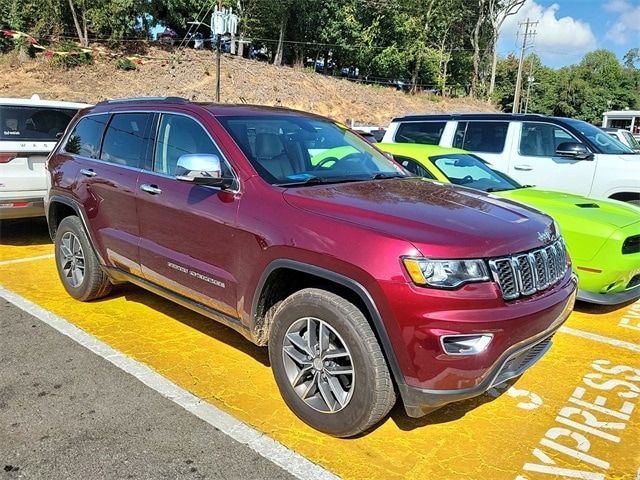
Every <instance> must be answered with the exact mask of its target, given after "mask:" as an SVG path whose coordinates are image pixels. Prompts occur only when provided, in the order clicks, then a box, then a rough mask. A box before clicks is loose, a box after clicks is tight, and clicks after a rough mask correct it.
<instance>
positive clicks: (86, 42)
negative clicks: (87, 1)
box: [69, 0, 89, 47]
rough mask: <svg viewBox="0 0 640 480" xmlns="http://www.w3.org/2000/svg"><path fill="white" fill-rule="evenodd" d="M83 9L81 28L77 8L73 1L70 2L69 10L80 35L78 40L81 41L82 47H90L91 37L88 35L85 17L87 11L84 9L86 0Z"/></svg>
mask: <svg viewBox="0 0 640 480" xmlns="http://www.w3.org/2000/svg"><path fill="white" fill-rule="evenodd" d="M82 3H83V5H82V6H83V8H82V12H81V18H82V27H80V22H79V21H78V15H77V14H76V8H75V6H74V4H73V0H69V9H70V10H71V16H72V17H73V24H74V25H75V27H76V32H77V33H78V39H79V40H80V45H82V46H83V47H86V46H88V45H89V37H88V35H87V17H86V15H85V13H86V11H85V9H84V0H82Z"/></svg>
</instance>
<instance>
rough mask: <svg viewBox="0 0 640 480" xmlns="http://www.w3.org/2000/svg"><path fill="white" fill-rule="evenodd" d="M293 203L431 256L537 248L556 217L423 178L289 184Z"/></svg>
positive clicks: (484, 254) (551, 231) (488, 254)
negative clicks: (395, 240)
mask: <svg viewBox="0 0 640 480" xmlns="http://www.w3.org/2000/svg"><path fill="white" fill-rule="evenodd" d="M283 195H284V198H285V200H286V201H287V202H288V203H289V204H290V205H291V206H294V207H297V208H300V209H303V210H306V211H308V212H311V213H314V214H317V215H324V216H328V217H332V218H334V219H337V220H340V221H344V222H349V223H351V224H356V225H358V226H360V227H363V228H368V229H372V230H376V231H378V232H381V233H383V234H385V235H387V236H391V237H394V238H400V239H404V240H407V241H409V242H411V243H412V244H413V245H414V246H415V247H416V248H417V249H418V250H419V252H420V254H422V255H424V256H428V257H433V258H447V257H448V258H475V257H495V256H501V255H507V254H511V253H515V252H521V251H526V250H530V249H533V248H538V247H540V246H542V245H544V244H545V242H546V243H548V239H545V238H544V237H545V233H546V234H551V236H552V237H553V236H555V231H554V227H553V221H552V219H550V218H549V217H547V216H546V215H542V214H540V213H539V212H536V211H534V210H532V209H529V208H526V207H525V206H522V205H520V204H518V203H515V202H509V201H507V200H503V199H500V198H497V197H494V196H492V195H487V194H484V193H481V192H478V191H475V190H470V189H466V188H460V187H456V186H453V185H444V184H441V183H439V182H433V181H430V180H426V179H421V178H405V179H391V180H379V181H366V182H352V183H343V184H334V185H317V186H306V187H298V188H288V189H286V190H285V191H284V193H283Z"/></svg>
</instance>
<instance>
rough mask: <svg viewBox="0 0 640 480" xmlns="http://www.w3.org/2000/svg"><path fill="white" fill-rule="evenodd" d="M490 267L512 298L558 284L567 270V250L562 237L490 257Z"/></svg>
mask: <svg viewBox="0 0 640 480" xmlns="http://www.w3.org/2000/svg"><path fill="white" fill-rule="evenodd" d="M489 266H490V267H491V272H492V274H493V279H494V280H495V281H496V283H497V284H498V286H499V287H500V291H501V292H502V298H504V299H505V300H513V299H516V298H518V297H520V296H522V295H533V294H534V293H536V292H539V291H541V290H544V289H545V288H548V287H550V286H551V285H553V284H555V283H556V282H557V281H558V280H560V279H561V278H562V277H564V275H565V273H566V272H567V268H568V265H567V253H566V250H565V246H564V243H563V242H562V239H559V240H556V241H555V242H553V243H552V244H550V245H548V246H546V247H544V248H540V249H537V250H533V251H531V252H527V253H522V254H519V255H513V256H511V257H504V258H496V259H493V260H489Z"/></svg>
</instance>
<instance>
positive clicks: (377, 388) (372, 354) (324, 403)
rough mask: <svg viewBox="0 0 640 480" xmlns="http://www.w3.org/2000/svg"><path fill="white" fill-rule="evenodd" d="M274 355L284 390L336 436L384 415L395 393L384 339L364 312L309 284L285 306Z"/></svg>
mask: <svg viewBox="0 0 640 480" xmlns="http://www.w3.org/2000/svg"><path fill="white" fill-rule="evenodd" d="M269 358H270V360H271V366H272V369H273V373H274V377H275V380H276V383H277V384H278V388H279V389H280V393H281V394H282V397H283V398H284V400H285V402H286V403H287V405H288V406H289V408H290V409H291V410H292V411H293V412H294V413H295V414H296V415H297V416H298V417H299V418H300V419H301V420H302V421H304V422H305V423H307V424H309V425H310V426H312V427H313V428H315V429H317V430H320V431H322V432H325V433H328V434H330V435H333V436H336V437H350V436H354V435H357V434H359V433H361V432H363V431H365V430H367V429H368V428H370V427H371V426H373V425H375V424H376V423H377V422H379V421H380V420H381V419H382V418H384V417H385V416H386V415H387V413H388V412H389V410H390V409H391V407H393V405H394V403H395V400H396V396H395V391H394V387H393V382H392V380H391V375H390V374H389V369H388V367H387V363H386V361H385V358H384V355H383V354H382V350H381V349H380V345H379V344H378V341H377V339H376V337H375V335H374V333H373V331H372V330H371V327H370V325H369V322H368V321H367V319H366V318H365V316H364V315H363V314H362V312H361V311H360V310H359V309H358V308H357V307H356V306H355V305H353V304H352V303H350V302H348V301H347V300H345V299H344V298H342V297H340V296H338V295H335V294H333V293H331V292H328V291H325V290H320V289H315V288H307V289H304V290H300V291H299V292H296V293H294V294H293V295H291V296H290V297H288V298H287V299H286V300H284V301H283V302H282V304H281V305H280V306H279V307H278V309H277V311H276V314H275V319H274V324H273V327H272V329H271V332H270V335H269Z"/></svg>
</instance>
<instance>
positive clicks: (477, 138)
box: [453, 121, 509, 153]
mask: <svg viewBox="0 0 640 480" xmlns="http://www.w3.org/2000/svg"><path fill="white" fill-rule="evenodd" d="M508 129H509V122H483V121H473V122H458V127H457V128H456V133H455V136H454V139H453V146H454V147H457V148H463V149H465V150H469V151H471V152H485V153H501V152H502V151H503V150H504V143H505V140H506V138H507V130H508Z"/></svg>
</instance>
